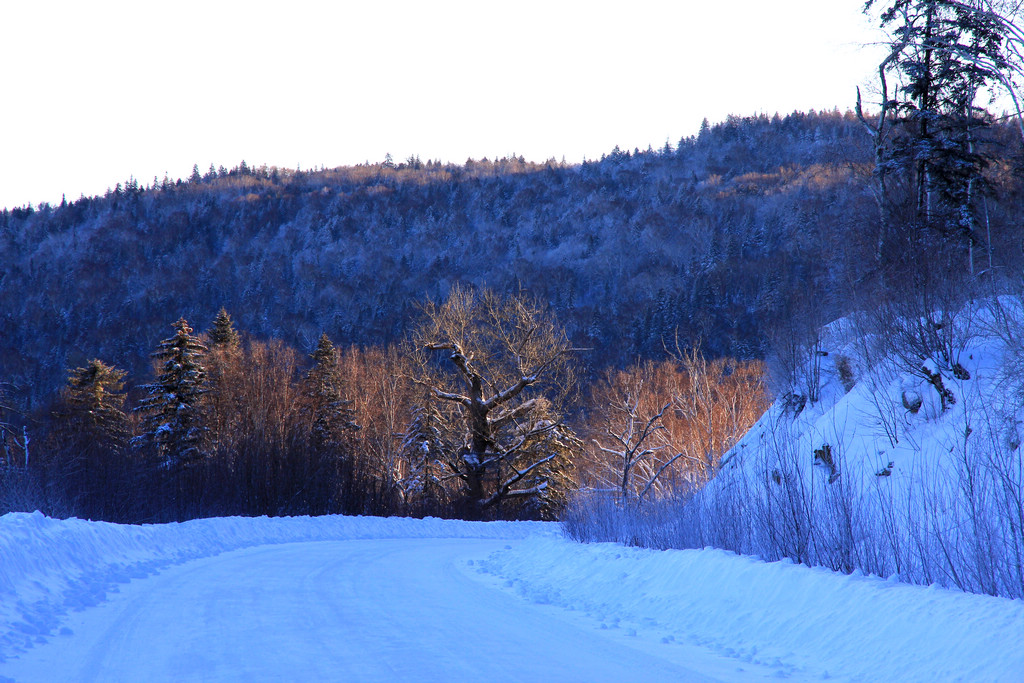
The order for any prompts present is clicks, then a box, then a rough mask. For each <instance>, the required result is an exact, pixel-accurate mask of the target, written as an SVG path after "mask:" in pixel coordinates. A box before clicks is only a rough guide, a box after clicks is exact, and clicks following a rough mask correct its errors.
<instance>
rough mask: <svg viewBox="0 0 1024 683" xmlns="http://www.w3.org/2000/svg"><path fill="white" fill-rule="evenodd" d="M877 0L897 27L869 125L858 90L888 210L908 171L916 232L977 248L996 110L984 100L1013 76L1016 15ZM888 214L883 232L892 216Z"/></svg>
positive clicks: (928, 1) (930, 1)
mask: <svg viewBox="0 0 1024 683" xmlns="http://www.w3.org/2000/svg"><path fill="white" fill-rule="evenodd" d="M876 5H880V6H882V9H881V13H880V15H879V20H880V24H881V27H882V28H884V29H886V30H887V31H888V32H889V35H890V40H889V45H888V47H889V53H888V54H887V55H886V57H885V59H884V60H883V62H882V64H881V65H880V66H879V70H878V74H879V85H880V90H881V95H882V102H881V111H880V113H879V116H878V119H877V121H876V122H875V123H868V121H867V119H866V118H865V116H864V114H863V111H862V109H861V104H860V99H859V93H858V106H857V110H858V114H859V115H860V117H861V120H862V121H863V122H864V123H865V124H866V125H867V126H868V128H869V130H870V132H871V134H872V136H873V137H874V143H875V147H876V167H877V169H876V173H877V174H878V177H879V194H880V196H881V205H882V210H883V214H885V213H891V212H892V211H893V206H892V204H891V202H892V201H893V199H894V198H893V197H892V195H891V192H890V189H889V188H890V179H891V178H894V177H903V178H905V179H906V180H907V181H908V182H909V183H910V186H911V187H912V188H913V189H912V201H913V207H912V208H911V210H910V213H912V215H913V216H914V217H915V218H914V222H915V225H914V226H913V227H914V228H915V229H916V230H917V231H918V234H919V235H922V233H923V231H931V232H934V233H937V234H938V235H940V236H942V237H944V238H951V239H954V240H956V241H958V242H959V243H960V244H967V245H968V246H971V245H973V244H975V243H976V242H977V241H978V237H977V234H976V225H975V223H976V218H975V213H976V210H977V209H976V203H977V198H978V196H979V195H980V193H981V191H982V190H983V189H984V187H983V185H984V175H983V171H984V170H985V167H986V166H987V164H988V161H989V158H990V156H991V153H990V151H989V150H988V149H986V143H987V140H986V139H985V135H984V133H985V131H986V129H987V128H988V127H989V126H990V123H991V120H992V118H991V116H990V114H989V113H988V112H987V111H985V109H984V106H983V102H982V101H981V98H982V96H983V95H984V94H986V93H987V94H989V95H994V93H995V92H996V91H998V90H999V89H1001V88H1005V87H1006V85H1007V84H1008V83H1009V82H1010V81H1011V80H1012V78H1011V77H1012V74H1013V73H1014V72H1015V69H1016V64H1015V62H1014V61H1013V59H1014V57H1013V53H1012V52H1011V51H1010V50H1009V49H1008V38H1009V35H1010V31H1011V30H1012V23H1011V22H1010V21H1009V20H1008V19H1006V18H1004V17H1001V16H1000V15H998V14H997V13H995V12H994V11H992V10H991V8H990V7H989V6H988V5H989V3H985V2H981V1H980V0H966V1H965V0H867V2H866V3H865V11H868V10H870V9H871V8H872V7H874V6H876ZM890 78H893V79H894V80H895V81H896V83H897V86H896V87H895V88H890V87H889V85H888V79H890ZM882 220H883V231H884V230H885V229H886V227H885V226H886V224H887V223H888V218H887V216H886V215H883V216H882ZM885 239H886V236H885V235H884V234H883V235H882V237H881V238H880V240H879V247H878V254H879V258H880V257H881V253H882V249H883V248H884V245H883V242H884V240H885Z"/></svg>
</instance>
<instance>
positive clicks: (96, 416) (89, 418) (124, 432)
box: [63, 359, 129, 449]
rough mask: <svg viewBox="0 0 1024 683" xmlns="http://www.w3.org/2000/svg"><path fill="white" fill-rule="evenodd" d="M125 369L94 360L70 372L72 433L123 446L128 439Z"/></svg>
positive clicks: (68, 419)
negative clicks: (124, 391)
mask: <svg viewBox="0 0 1024 683" xmlns="http://www.w3.org/2000/svg"><path fill="white" fill-rule="evenodd" d="M125 375H126V373H125V371H124V370H118V369H117V368H115V367H112V366H110V365H106V364H105V363H104V362H103V361H101V360H98V359H93V360H91V361H89V363H88V365H86V366H85V367H84V368H75V369H74V370H71V371H70V372H69V373H68V384H67V387H66V388H65V390H64V394H63V403H64V407H65V418H66V419H65V424H66V426H67V429H68V431H69V432H70V433H76V434H79V435H87V438H88V439H89V440H90V441H94V442H98V443H100V444H101V445H103V446H105V447H110V448H115V449H120V448H123V447H124V446H125V445H126V444H127V441H128V431H129V430H128V416H127V415H125V413H124V410H123V407H124V393H123V390H124V377H125Z"/></svg>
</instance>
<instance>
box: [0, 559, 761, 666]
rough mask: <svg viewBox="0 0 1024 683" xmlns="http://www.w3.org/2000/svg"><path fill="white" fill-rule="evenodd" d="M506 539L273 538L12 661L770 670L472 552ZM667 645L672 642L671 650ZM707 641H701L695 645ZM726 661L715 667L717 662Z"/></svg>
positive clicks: (185, 568) (72, 623)
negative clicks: (557, 600)
mask: <svg viewBox="0 0 1024 683" xmlns="http://www.w3.org/2000/svg"><path fill="white" fill-rule="evenodd" d="M507 545H508V543H507V542H506V541H500V540H481V539H384V540H350V541H320V542H306V543H291V544H281V545H269V546H257V547H254V548H247V549H243V550H236V551H232V552H228V553H224V554H221V555H218V556H215V557H210V558H203V559H198V560H193V561H191V562H187V563H185V564H182V565H177V566H172V567H170V568H168V569H166V570H164V571H163V572H161V573H159V574H156V575H154V576H150V577H148V578H144V579H138V580H135V581H132V582H131V583H129V584H127V585H125V586H124V587H122V588H121V590H120V591H119V592H118V593H116V594H114V595H112V596H111V597H110V598H109V599H108V600H107V601H105V602H103V603H101V604H99V605H97V606H95V607H92V608H89V609H87V610H84V611H81V612H78V613H75V614H73V615H70V617H69V618H68V620H67V621H66V623H65V625H64V626H63V627H62V630H61V634H60V635H58V636H57V637H55V638H53V639H51V640H49V642H47V643H45V644H41V645H39V646H37V647H34V648H32V649H31V650H29V651H28V652H26V653H24V654H23V655H22V656H21V657H19V658H17V659H12V660H9V661H7V662H5V663H2V664H0V676H6V677H10V678H13V679H14V680H15V681H19V682H21V683H32V682H35V681H39V682H40V683H43V682H51V681H81V682H86V681H146V682H147V683H157V682H158V681H176V682H177V681H264V680H265V681H314V680H321V681H328V680H330V681H472V680H485V681H490V682H493V681H630V680H643V681H703V680H721V679H723V677H724V678H725V679H726V680H755V679H761V678H764V677H766V676H767V674H768V673H770V672H769V671H764V672H757V671H754V670H750V671H748V672H746V673H750V674H752V676H751V677H747V676H744V675H743V674H744V673H745V672H742V671H737V667H736V663H735V662H734V661H733V662H729V661H728V660H726V659H725V658H721V657H719V656H717V655H714V654H711V653H699V654H700V655H701V656H700V658H699V661H696V662H694V661H691V662H689V666H688V665H687V660H690V659H692V657H693V651H689V650H686V651H684V650H685V648H680V647H674V648H670V647H667V646H666V645H663V644H660V643H659V644H657V647H655V648H650V647H648V648H647V649H646V650H645V648H644V642H643V641H638V647H631V646H630V645H628V644H626V643H624V642H622V640H623V636H621V634H615V635H613V634H610V633H608V632H602V631H600V630H598V629H597V628H595V627H596V624H593V623H588V622H587V620H585V619H583V620H577V621H576V623H574V620H573V619H572V618H571V614H566V615H562V614H560V613H561V612H562V610H559V609H558V608H554V607H545V606H542V605H536V604H533V603H529V602H527V601H524V600H522V599H521V598H519V597H517V596H515V595H514V594H510V593H509V592H507V591H503V590H500V589H499V588H497V587H496V586H494V585H491V584H492V583H493V579H492V580H489V579H487V578H486V577H484V576H481V575H477V574H476V572H475V571H474V570H473V565H472V564H470V562H471V561H473V560H472V558H482V557H486V556H487V555H488V554H490V553H491V552H493V551H495V550H498V549H503V548H505V547H506V546H507ZM659 650H660V652H659ZM694 651H695V650H694ZM709 673H710V674H711V675H712V677H708V676H707V675H706V674H709Z"/></svg>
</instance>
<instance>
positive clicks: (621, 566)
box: [477, 537, 1024, 682]
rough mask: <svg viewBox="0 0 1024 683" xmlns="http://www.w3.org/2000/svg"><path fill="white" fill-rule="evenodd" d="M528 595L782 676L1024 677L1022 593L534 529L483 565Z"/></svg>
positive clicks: (607, 624) (889, 678) (604, 622)
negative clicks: (571, 538) (537, 533)
mask: <svg viewBox="0 0 1024 683" xmlns="http://www.w3.org/2000/svg"><path fill="white" fill-rule="evenodd" d="M477 565H479V567H480V569H481V570H482V571H484V572H487V573H490V574H493V575H495V576H498V577H502V578H504V579H505V580H506V581H507V585H509V586H511V587H514V589H515V590H516V591H517V592H518V593H520V594H521V595H522V596H523V597H525V598H527V599H529V600H532V601H534V602H537V603H542V604H552V605H557V606H560V607H564V608H568V609H572V610H578V611H581V612H585V613H587V614H588V615H590V616H591V617H592V618H593V619H594V620H595V623H596V625H598V627H599V628H615V629H624V630H625V631H626V632H627V633H629V634H630V635H638V637H640V638H655V639H658V640H660V641H661V642H663V643H665V644H666V647H670V646H672V645H673V644H675V643H684V644H685V643H691V644H696V645H701V646H704V647H708V648H711V649H714V650H716V651H718V652H719V653H721V654H724V655H726V656H729V657H733V658H736V659H737V663H738V664H739V663H740V662H752V663H759V664H765V665H768V666H771V667H774V668H775V670H776V672H777V675H779V676H783V677H785V676H789V675H793V674H796V675H800V674H803V675H804V676H811V677H814V678H817V677H821V678H831V677H837V678H841V679H844V680H864V681H929V682H931V681H954V680H964V681H1021V680H1024V648H1022V647H1021V642H1024V602H1021V601H1020V600H1008V599H1004V598H993V597H988V596H980V595H970V594H965V593H961V592H958V591H951V590H947V589H942V588H938V587H920V586H910V585H906V584H901V583H897V582H894V581H886V580H883V579H880V578H876V577H867V576H864V575H862V574H858V573H855V574H853V575H849V576H846V575H842V574H837V573H834V572H831V571H828V570H825V569H821V568H817V569H811V568H808V567H805V566H800V565H795V564H792V563H790V562H788V561H782V562H773V563H766V562H761V561H759V560H756V559H753V558H749V557H743V556H738V555H734V554H731V553H727V552H725V551H722V550H711V549H707V550H666V551H654V550H646V549H637V548H627V547H624V546H621V545H616V544H610V543H599V544H590V545H583V544H576V543H571V542H568V541H565V540H562V539H559V538H552V537H546V538H545V537H534V538H529V539H526V540H524V541H523V542H521V543H517V544H515V546H514V547H513V548H511V549H508V550H504V551H499V552H497V553H494V554H493V555H492V556H491V557H489V558H488V559H487V560H485V561H483V562H478V563H477Z"/></svg>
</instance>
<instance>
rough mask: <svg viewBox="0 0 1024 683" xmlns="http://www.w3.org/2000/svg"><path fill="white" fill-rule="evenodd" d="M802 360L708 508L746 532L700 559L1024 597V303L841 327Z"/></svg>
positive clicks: (727, 537) (730, 456)
mask: <svg viewBox="0 0 1024 683" xmlns="http://www.w3.org/2000/svg"><path fill="white" fill-rule="evenodd" d="M801 354H802V355H801ZM796 360H797V361H798V362H796V363H794V365H795V366H796V368H797V370H796V372H795V373H794V375H795V376H794V377H792V378H791V381H792V384H791V386H790V391H788V392H785V393H783V395H782V396H781V398H780V399H779V400H777V401H776V402H775V404H774V405H773V406H772V407H771V408H770V409H769V410H768V411H767V412H766V413H765V415H764V416H762V418H761V419H760V420H759V421H758V422H757V423H756V424H755V425H754V427H753V428H752V429H751V430H750V431H749V432H748V433H747V434H746V435H744V437H743V438H742V439H741V440H740V441H739V442H738V443H737V445H736V446H735V447H734V448H733V449H732V450H731V451H730V452H729V453H727V454H726V455H725V456H724V457H723V459H722V463H723V467H722V470H721V472H720V473H719V474H718V476H717V477H716V478H715V479H714V480H712V482H711V483H710V484H709V486H708V487H707V488H706V489H705V490H704V491H702V492H701V493H700V495H699V496H698V500H699V501H700V502H701V503H702V504H703V505H704V506H705V507H702V508H700V509H699V512H697V513H694V514H698V516H699V515H703V516H704V517H705V518H707V517H708V515H714V516H716V517H725V518H728V519H729V520H735V525H734V526H735V528H724V529H723V528H722V527H723V525H721V524H719V525H717V527H718V528H712V527H715V526H716V525H707V526H708V527H709V529H710V531H708V532H707V534H706V536H704V537H702V538H707V539H708V540H703V541H702V542H701V545H706V544H709V543H710V544H712V545H715V546H717V547H726V548H730V549H738V550H740V551H741V552H744V553H749V554H753V555H758V556H760V557H763V558H765V559H778V558H781V557H790V558H792V559H795V560H798V561H800V562H802V563H806V564H811V565H823V566H826V567H830V568H832V569H837V570H844V571H850V570H851V569H860V570H861V571H863V572H865V573H868V574H875V575H878V576H882V577H884V578H889V577H896V578H899V579H900V580H902V581H905V582H909V583H915V584H919V585H929V584H932V583H937V584H939V585H941V586H947V587H957V588H960V589H962V590H965V591H969V592H975V593H984V594H990V595H1001V596H1005V597H1015V598H1022V597H1024V464H1022V452H1021V451H1022V448H1021V443H1022V435H1024V429H1022V425H1024V372H1022V369H1024V315H1022V314H1021V306H1020V302H1018V301H1015V300H1012V299H1003V300H999V301H996V300H988V301H977V302H970V303H969V304H967V305H966V306H965V307H964V308H963V309H962V310H960V311H958V312H957V313H956V314H953V315H947V314H943V313H941V312H939V313H936V312H934V311H930V312H928V313H927V314H923V315H921V316H920V317H917V318H913V317H907V316H904V317H898V316H895V315H892V316H890V317H889V318H888V319H887V320H886V321H885V324H884V325H880V324H879V322H878V318H877V317H876V318H875V319H873V320H872V319H870V316H866V315H862V316H860V317H856V316H855V317H851V318H846V319H842V320H839V321H837V322H834V323H832V324H831V325H829V326H827V327H825V328H824V329H823V330H822V331H821V334H820V337H819V343H818V344H817V345H815V346H812V347H810V348H803V349H801V350H800V351H799V352H798V354H797V357H796ZM815 392H817V393H818V394H819V395H818V396H817V397H815V396H814V395H813V394H814V393H815ZM737 510H742V513H737V512H736V511H737ZM699 521H700V520H699V519H698V520H697V522H698V523H699ZM689 523H690V526H691V527H692V526H693V524H694V520H690V522H689ZM690 543H691V545H690V546H688V547H693V546H692V541H690ZM698 547H699V546H698ZM1022 679H1024V677H1022Z"/></svg>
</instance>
